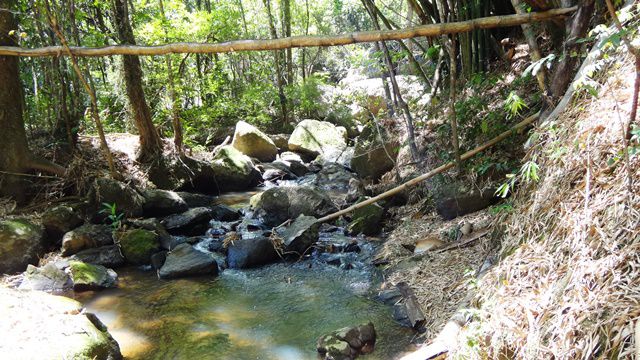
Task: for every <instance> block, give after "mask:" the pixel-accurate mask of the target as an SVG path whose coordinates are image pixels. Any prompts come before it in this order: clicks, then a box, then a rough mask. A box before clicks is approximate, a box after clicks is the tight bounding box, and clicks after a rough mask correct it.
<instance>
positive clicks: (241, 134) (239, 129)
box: [231, 121, 278, 162]
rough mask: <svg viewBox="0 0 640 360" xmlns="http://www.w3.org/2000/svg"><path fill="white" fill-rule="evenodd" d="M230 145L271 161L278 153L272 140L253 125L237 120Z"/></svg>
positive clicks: (244, 152) (252, 155) (249, 154)
mask: <svg viewBox="0 0 640 360" xmlns="http://www.w3.org/2000/svg"><path fill="white" fill-rule="evenodd" d="M231 146H233V147H234V148H236V149H238V150H239V151H241V152H242V153H243V154H245V155H247V156H250V157H254V158H256V159H258V160H260V161H265V162H268V161H273V160H275V159H276V155H278V148H277V147H276V145H275V144H274V142H273V140H271V138H269V136H267V135H266V134H265V133H263V132H262V131H260V130H258V129H257V128H256V127H254V126H253V125H250V124H248V123H246V122H244V121H238V123H237V124H236V131H235V133H234V135H233V142H232V143H231Z"/></svg>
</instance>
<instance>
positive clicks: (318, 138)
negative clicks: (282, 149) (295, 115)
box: [289, 120, 347, 159]
mask: <svg viewBox="0 0 640 360" xmlns="http://www.w3.org/2000/svg"><path fill="white" fill-rule="evenodd" d="M346 147H347V131H346V129H345V128H343V127H336V126H335V125H333V124H331V123H329V122H326V121H318V120H302V121H301V122H300V123H299V124H298V125H297V126H296V128H295V130H294V131H293V133H292V134H291V137H289V150H291V151H296V152H299V153H301V154H303V155H305V156H307V157H308V158H310V159H313V158H315V157H316V156H318V155H321V154H329V153H337V152H339V151H340V150H343V149H345V148H346ZM336 150H337V151H336Z"/></svg>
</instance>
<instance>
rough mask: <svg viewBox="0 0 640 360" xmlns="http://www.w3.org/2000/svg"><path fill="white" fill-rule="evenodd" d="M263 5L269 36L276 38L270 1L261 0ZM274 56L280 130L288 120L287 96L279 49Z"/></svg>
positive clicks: (276, 33)
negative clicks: (267, 21)
mask: <svg viewBox="0 0 640 360" xmlns="http://www.w3.org/2000/svg"><path fill="white" fill-rule="evenodd" d="M263 2H264V6H265V8H266V9H267V17H268V18H269V29H270V30H271V37H272V38H273V39H277V38H278V32H277V31H276V25H275V22H274V20H273V15H272V13H271V1H270V0H263ZM273 55H274V57H275V65H276V82H277V85H278V98H279V99H280V109H281V111H282V124H281V128H280V129H278V130H282V128H283V127H284V126H285V125H286V124H287V123H288V122H289V119H288V112H287V98H286V96H285V94H284V75H283V74H282V72H283V71H282V62H281V59H282V57H281V53H280V51H279V50H275V51H274V52H273Z"/></svg>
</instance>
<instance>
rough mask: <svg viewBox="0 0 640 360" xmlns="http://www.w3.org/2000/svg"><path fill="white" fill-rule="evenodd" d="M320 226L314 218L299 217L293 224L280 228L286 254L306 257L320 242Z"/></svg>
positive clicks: (279, 233) (279, 232)
mask: <svg viewBox="0 0 640 360" xmlns="http://www.w3.org/2000/svg"><path fill="white" fill-rule="evenodd" d="M319 228H320V224H319V223H318V220H317V219H316V218H314V217H313V216H305V215H300V216H298V218H297V219H295V221H293V223H291V224H290V225H289V226H286V227H284V228H280V229H279V231H278V235H279V236H280V238H281V239H282V246H283V248H284V249H283V250H284V253H285V254H297V255H298V256H302V255H304V254H305V253H306V252H307V250H309V248H310V247H311V246H313V244H315V243H316V242H317V241H318V237H319V233H318V229H319Z"/></svg>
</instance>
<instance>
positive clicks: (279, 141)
mask: <svg viewBox="0 0 640 360" xmlns="http://www.w3.org/2000/svg"><path fill="white" fill-rule="evenodd" d="M269 139H271V141H273V143H274V144H275V145H276V147H277V148H278V150H280V151H287V150H289V135H288V134H275V135H269Z"/></svg>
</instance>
